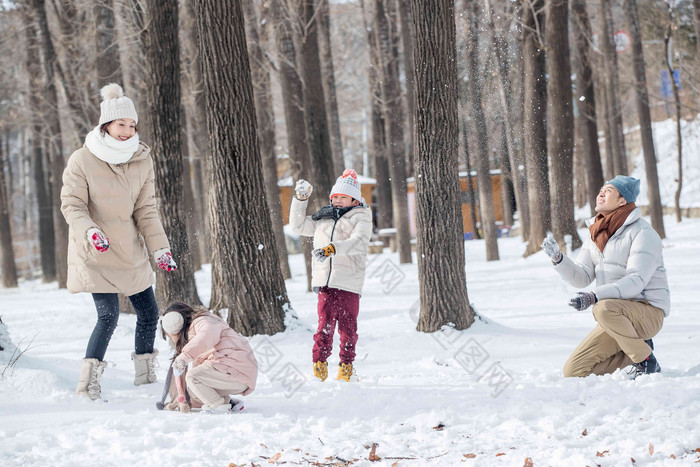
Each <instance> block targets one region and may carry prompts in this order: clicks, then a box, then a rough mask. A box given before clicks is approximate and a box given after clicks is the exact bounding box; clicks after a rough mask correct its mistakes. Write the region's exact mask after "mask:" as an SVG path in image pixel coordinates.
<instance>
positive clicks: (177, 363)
mask: <svg viewBox="0 0 700 467" xmlns="http://www.w3.org/2000/svg"><path fill="white" fill-rule="evenodd" d="M172 367H173V374H174V375H175V376H177V377H178V378H179V377H180V376H182V374H183V373H184V372H185V368H187V362H186V361H185V357H183V356H182V355H180V356H179V357H177V358H176V359H175V360H173V365H172Z"/></svg>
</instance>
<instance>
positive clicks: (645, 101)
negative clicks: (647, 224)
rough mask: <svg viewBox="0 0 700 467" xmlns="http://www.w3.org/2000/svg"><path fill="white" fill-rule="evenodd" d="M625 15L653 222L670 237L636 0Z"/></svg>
mask: <svg viewBox="0 0 700 467" xmlns="http://www.w3.org/2000/svg"><path fill="white" fill-rule="evenodd" d="M699 1H700V0H699ZM624 10H625V16H626V17H627V27H628V29H629V32H630V36H631V38H632V61H633V65H634V73H633V76H634V90H635V96H636V98H637V99H636V100H637V114H638V116H639V133H640V134H641V137H642V150H643V151H644V169H645V171H646V176H647V198H648V199H649V216H650V217H651V226H652V227H654V230H656V233H658V234H659V236H660V237H661V238H666V231H665V229H664V216H663V207H662V206H661V194H660V192H659V174H658V172H657V169H656V151H655V149H654V138H653V133H652V129H651V113H650V111H649V94H648V93H647V78H646V69H645V65H644V49H643V48H642V33H641V31H640V29H639V18H638V16H637V2H636V0H625V3H624Z"/></svg>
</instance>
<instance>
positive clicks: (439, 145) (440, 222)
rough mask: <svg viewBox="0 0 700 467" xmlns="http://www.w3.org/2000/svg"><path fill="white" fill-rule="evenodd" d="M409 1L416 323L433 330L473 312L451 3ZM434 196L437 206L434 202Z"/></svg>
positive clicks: (462, 323) (469, 319)
mask: <svg viewBox="0 0 700 467" xmlns="http://www.w3.org/2000/svg"><path fill="white" fill-rule="evenodd" d="M411 7H412V10H413V28H414V32H415V48H414V60H415V64H416V65H415V67H416V70H415V72H416V115H415V122H416V135H415V136H416V159H415V173H416V227H417V231H418V258H419V259H418V278H419V289H420V316H419V319H418V327H417V329H418V330H419V331H421V332H434V331H438V330H440V329H441V328H442V326H444V325H447V324H450V325H452V326H454V327H455V328H456V329H466V328H468V327H469V326H471V325H472V323H473V322H474V311H473V310H472V308H471V306H470V305H469V297H468V295H467V287H466V273H465V270H464V269H465V268H464V236H463V233H462V213H461V204H462V202H461V195H460V189H459V174H458V154H457V148H458V146H459V127H458V116H457V95H458V84H457V66H456V64H457V57H456V55H457V51H456V38H455V16H454V2H453V0H412V1H411ZM424 63H430V64H431V66H423V65H422V64H424ZM437 199H439V200H440V209H439V210H438V209H435V208H434V203H435V200H437ZM436 245H440V248H436V247H435V246H436Z"/></svg>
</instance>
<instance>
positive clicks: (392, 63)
mask: <svg viewBox="0 0 700 467" xmlns="http://www.w3.org/2000/svg"><path fill="white" fill-rule="evenodd" d="M384 6H385V3H384V0H376V2H375V17H374V23H375V28H376V30H375V33H376V36H375V40H376V41H377V49H378V52H379V53H378V55H379V61H380V64H381V76H382V79H381V84H380V86H381V90H382V102H383V104H384V106H383V107H384V123H385V127H386V130H385V134H386V135H388V143H389V144H388V146H389V148H391V157H390V163H389V177H390V181H391V200H392V214H393V226H394V227H395V228H396V238H397V243H398V250H399V262H400V263H402V264H405V263H411V262H412V258H411V232H410V230H409V229H410V228H409V221H408V198H407V196H408V195H407V193H408V190H407V187H406V154H405V149H406V148H405V145H404V134H403V130H404V115H403V107H402V99H401V85H400V82H399V66H398V50H396V49H395V48H394V46H393V44H392V42H393V41H392V34H393V33H392V29H391V28H392V26H393V27H396V23H393V24H390V22H389V15H388V12H387V11H386V10H385V8H384Z"/></svg>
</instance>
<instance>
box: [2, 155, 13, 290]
mask: <svg viewBox="0 0 700 467" xmlns="http://www.w3.org/2000/svg"><path fill="white" fill-rule="evenodd" d="M6 157H7V161H8V164H7V165H8V167H9V159H10V158H9V153H7V156H6V155H5V154H4V151H3V147H2V144H0V257H2V259H1V260H0V269H1V270H2V286H3V287H5V288H9V287H17V268H16V267H15V253H14V250H13V249H12V230H11V228H10V227H11V225H10V214H11V210H10V200H9V198H10V196H9V194H10V192H11V190H10V188H11V185H10V184H9V183H8V182H9V179H8V178H6V177H5V165H6V164H5V158H6Z"/></svg>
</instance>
